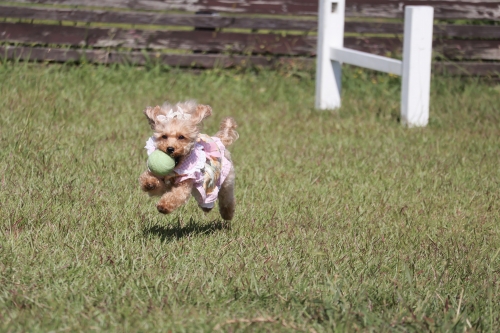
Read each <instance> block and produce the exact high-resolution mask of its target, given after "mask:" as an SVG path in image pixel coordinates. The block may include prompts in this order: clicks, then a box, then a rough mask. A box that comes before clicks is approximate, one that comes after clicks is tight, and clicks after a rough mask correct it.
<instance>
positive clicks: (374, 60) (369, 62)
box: [330, 47, 403, 75]
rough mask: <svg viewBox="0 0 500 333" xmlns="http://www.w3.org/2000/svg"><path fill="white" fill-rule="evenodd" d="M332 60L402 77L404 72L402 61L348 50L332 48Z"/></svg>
mask: <svg viewBox="0 0 500 333" xmlns="http://www.w3.org/2000/svg"><path fill="white" fill-rule="evenodd" d="M330 59H331V60H334V61H338V62H343V63H346V64H351V65H355V66H359V67H364V68H369V69H374V70H376V71H381V72H386V73H391V74H396V75H401V74H402V72H403V62H402V61H401V60H397V59H392V58H387V57H382V56H378V55H374V54H370V53H366V52H360V51H355V50H351V49H346V48H336V47H332V48H330Z"/></svg>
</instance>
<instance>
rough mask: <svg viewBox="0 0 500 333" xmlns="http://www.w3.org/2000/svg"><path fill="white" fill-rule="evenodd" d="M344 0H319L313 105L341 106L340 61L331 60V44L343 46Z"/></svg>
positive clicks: (320, 106)
mask: <svg viewBox="0 0 500 333" xmlns="http://www.w3.org/2000/svg"><path fill="white" fill-rule="evenodd" d="M344 11H345V0H319V17H318V44H317V56H316V108H317V109H336V108H338V107H340V89H341V79H342V68H341V63H340V62H338V61H332V60H330V59H331V58H330V49H331V48H332V47H337V48H342V47H343V46H344Z"/></svg>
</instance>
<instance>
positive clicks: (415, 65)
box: [401, 6, 434, 127]
mask: <svg viewBox="0 0 500 333" xmlns="http://www.w3.org/2000/svg"><path fill="white" fill-rule="evenodd" d="M433 20H434V8H432V7H429V6H407V7H406V8H405V22H404V41H403V73H402V81H403V82H402V85H403V87H402V89H401V122H402V123H403V124H405V125H407V126H409V127H415V126H426V125H427V122H428V121H429V98H430V85H431V59H432V28H433Z"/></svg>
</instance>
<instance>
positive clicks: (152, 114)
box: [142, 105, 161, 130]
mask: <svg viewBox="0 0 500 333" xmlns="http://www.w3.org/2000/svg"><path fill="white" fill-rule="evenodd" d="M160 111H161V108H160V107H159V106H158V105H157V106H155V107H154V108H153V107H151V106H148V107H147V108H145V109H144V111H142V112H143V113H144V115H146V118H148V122H149V126H151V129H152V130H154V129H155V127H156V117H158V115H159V114H160Z"/></svg>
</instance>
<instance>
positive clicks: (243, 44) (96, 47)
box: [0, 0, 500, 75]
mask: <svg viewBox="0 0 500 333" xmlns="http://www.w3.org/2000/svg"><path fill="white" fill-rule="evenodd" d="M405 5H430V6H433V7H434V10H435V19H436V22H437V23H436V24H435V26H434V43H433V52H434V57H435V61H434V64H433V67H434V71H437V72H447V73H450V74H472V75H498V74H499V73H500V2H499V1H498V0H483V1H481V0H467V1H465V0H459V1H449V0H439V1H438V0H435V1H429V0H412V1H396V0H347V4H346V16H347V17H348V20H347V22H346V24H345V33H346V35H345V41H344V45H345V47H348V48H352V49H355V50H360V51H366V52H370V53H374V54H379V55H393V56H398V55H399V54H400V53H401V48H402V32H403V23H402V21H401V18H402V15H403V12H404V6H405ZM317 11H318V0H302V1H300V0H272V1H267V2H266V1H262V0H175V1H174V0H170V1H169V0H99V1H98V0H11V1H8V2H7V1H1V0H0V57H2V58H4V57H6V58H9V59H22V60H34V61H57V62H64V61H80V60H82V59H86V60H87V61H90V62H98V63H124V62H125V63H134V64H140V65H144V64H147V63H149V62H161V63H164V64H168V65H170V66H180V67H200V68H210V67H214V66H220V67H232V66H248V65H252V66H264V67H268V66H277V65H279V64H290V63H293V64H295V65H297V66H302V65H306V66H311V67H313V66H312V63H313V62H314V57H315V53H316V31H317V19H316V18H317ZM446 22H448V23H446ZM449 22H453V23H455V22H465V23H466V24H451V23H449ZM467 23H468V24H467ZM471 23H473V25H472V24H471Z"/></svg>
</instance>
